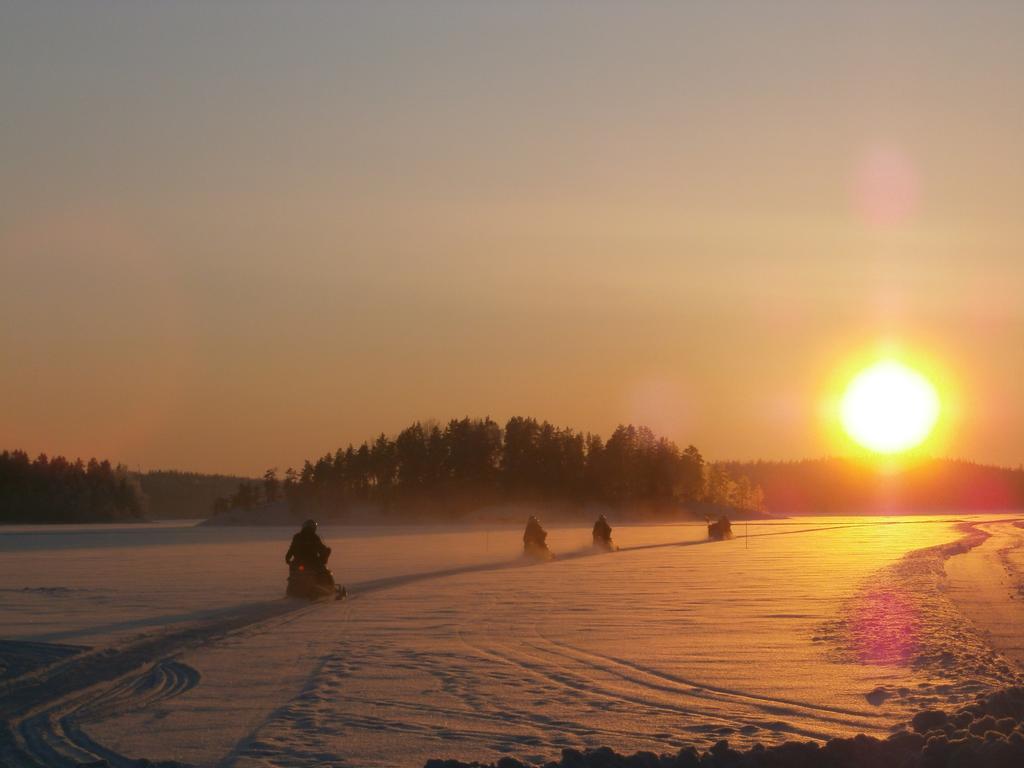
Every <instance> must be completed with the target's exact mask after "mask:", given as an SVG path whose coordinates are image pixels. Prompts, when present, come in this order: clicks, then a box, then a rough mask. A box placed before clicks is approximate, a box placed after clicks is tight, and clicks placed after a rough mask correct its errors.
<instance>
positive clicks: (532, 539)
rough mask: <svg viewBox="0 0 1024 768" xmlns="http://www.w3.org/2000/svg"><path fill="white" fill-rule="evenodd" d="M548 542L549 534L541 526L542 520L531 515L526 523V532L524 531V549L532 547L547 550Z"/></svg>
mask: <svg viewBox="0 0 1024 768" xmlns="http://www.w3.org/2000/svg"><path fill="white" fill-rule="evenodd" d="M547 541H548V532H547V531H545V530H544V528H543V526H541V524H540V520H538V519H537V518H536V517H534V516H533V515H530V519H529V520H527V521H526V530H525V531H523V547H524V548H525V549H527V550H529V549H530V548H531V547H536V548H537V549H547V548H548V544H547Z"/></svg>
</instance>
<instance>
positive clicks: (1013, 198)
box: [0, 1, 1024, 475]
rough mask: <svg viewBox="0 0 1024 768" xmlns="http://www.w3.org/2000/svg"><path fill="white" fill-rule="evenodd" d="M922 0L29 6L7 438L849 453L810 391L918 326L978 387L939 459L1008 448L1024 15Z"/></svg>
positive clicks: (1014, 387)
mask: <svg viewBox="0 0 1024 768" xmlns="http://www.w3.org/2000/svg"><path fill="white" fill-rule="evenodd" d="M922 8H923V6H917V5H915V4H913V3H911V4H908V5H906V6H904V5H903V4H901V5H900V6H899V7H890V6H887V5H883V4H877V5H876V4H870V3H869V4H864V5H862V4H841V5H835V4H818V3H812V2H796V3H787V4H785V6H784V7H772V8H767V7H760V6H756V5H750V6H747V5H744V6H742V8H736V7H731V8H730V7H727V5H723V4H718V3H688V4H685V5H674V4H650V5H645V4H624V3H623V4H616V3H609V4H602V3H597V4H565V5H563V4H555V5H551V4H546V3H529V2H527V3H514V4H512V3H510V4H490V3H488V4H467V3H446V2H440V3H436V4H434V3H431V4H417V3H401V2H399V3H362V4H359V3H351V4H350V3H339V4H298V5H296V6H295V7H288V8H287V10H286V9H285V8H284V7H283V6H281V5H280V4H275V3H266V4H264V3H253V4H238V3H233V2H223V3H211V4H192V3H158V4H145V5H137V4H130V3H111V4H107V3H93V2H88V1H86V2H82V3H74V4H60V6H59V10H58V6H56V5H52V4H49V3H30V2H25V3H11V4H8V5H6V6H5V7H4V8H3V10H0V95H2V98H3V101H4V105H5V106H4V114H5V126H4V130H3V131H2V132H0V168H2V169H3V173H2V179H3V180H2V182H0V353H2V358H0V359H2V361H3V375H2V376H0V437H2V439H0V450H2V449H5V448H6V449H13V448H21V449H24V450H26V451H27V452H29V453H30V454H32V455H35V454H38V453H41V452H45V453H47V454H51V455H53V454H64V455H67V456H72V457H74V456H83V457H86V458H88V457H89V456H93V455H96V456H104V457H109V458H111V459H112V460H114V461H121V462H124V463H126V464H128V465H129V466H131V467H132V468H135V467H141V468H143V469H152V468H181V469H190V470H198V471H211V472H232V473H240V474H245V475H255V474H258V473H262V471H263V470H264V469H265V468H267V467H275V466H276V467H278V468H279V469H281V470H282V471H283V470H284V469H285V468H286V467H289V466H295V465H301V462H302V461H303V460H304V459H306V458H309V457H315V456H318V455H323V454H324V453H325V452H328V451H331V452H333V451H334V450H336V449H337V448H339V447H344V446H345V445H347V444H348V443H349V442H354V443H356V444H359V443H360V442H362V441H363V440H366V439H373V437H374V436H375V435H379V434H380V433H381V432H384V433H387V434H389V435H390V434H395V433H397V431H399V430H401V429H402V428H404V427H405V426H406V425H408V424H410V423H412V422H414V421H416V420H430V419H436V420H439V421H441V422H446V421H447V420H449V419H452V418H461V417H463V416H467V415H468V416H474V417H484V416H490V417H492V418H493V419H494V420H495V421H497V422H499V423H502V424H503V423H504V422H505V421H506V420H507V419H508V418H510V417H511V416H514V415H523V416H533V417H536V418H538V419H542V420H543V419H546V420H549V421H551V422H552V423H554V424H557V425H561V426H568V427H572V428H574V429H577V430H581V431H591V432H596V433H599V434H601V435H603V436H605V437H607V436H608V435H609V434H611V432H612V431H613V430H614V429H615V427H616V426H617V425H618V424H620V423H631V422H632V423H634V424H647V425H649V426H650V427H651V428H652V429H654V430H655V431H656V432H658V433H659V434H663V435H665V436H666V437H668V438H669V439H671V440H673V441H675V442H677V443H678V444H679V445H680V446H686V445H688V444H691V443H692V444H694V445H696V446H698V447H699V448H700V450H701V451H702V453H703V455H705V456H707V457H708V458H711V459H733V458H735V459H757V458H764V459H797V458H802V457H816V456H824V455H829V454H833V453H835V452H836V451H840V452H843V451H845V452H850V453H856V452H858V451H859V450H860V448H859V447H858V446H859V445H860V443H858V444H856V445H855V444H854V443H852V442H851V441H850V440H849V439H847V437H846V433H845V432H843V430H841V429H840V428H837V427H836V426H835V424H834V421H835V419H834V416H828V418H823V417H822V413H821V410H820V401H821V393H822V391H823V389H825V388H826V387H829V388H830V389H829V396H830V397H833V399H834V398H836V397H838V396H839V394H838V393H836V392H833V390H839V391H840V392H841V389H840V386H839V385H836V386H832V385H833V381H832V379H833V377H835V376H836V373H835V371H836V370H837V368H838V367H839V363H842V362H843V361H845V360H847V359H848V358H849V356H850V355H851V354H856V353H857V352H858V350H864V349H868V348H869V347H871V345H872V344H874V343H875V341H876V340H878V339H892V338H896V339H904V340H906V343H907V345H908V348H910V349H927V350H929V354H931V355H933V356H934V358H935V359H937V360H941V361H942V365H943V366H945V367H947V368H948V369H949V370H953V371H956V372H957V376H958V381H960V382H962V383H963V386H962V387H961V388H960V389H959V390H958V400H957V401H956V403H954V404H953V405H954V406H955V415H956V417H957V418H956V419H953V418H947V415H949V414H950V413H952V410H950V409H948V408H947V402H946V399H947V393H946V391H945V389H944V386H945V385H944V384H943V383H941V382H939V383H937V386H938V387H939V390H940V391H939V394H940V396H941V397H942V399H943V416H942V419H941V420H940V424H939V426H937V427H936V432H935V433H934V434H933V436H932V437H930V438H928V439H927V440H925V441H924V442H923V443H922V445H921V450H925V449H927V450H936V451H941V452H943V453H947V454H949V455H955V456H962V457H969V458H970V459H972V460H977V461H981V462H992V463H999V464H1004V465H1013V466H1016V465H1017V464H1019V463H1020V462H1021V461H1022V460H1024V447H1022V444H1021V439H1020V435H1021V434H1024V409H1022V408H1021V406H1020V402H1021V397H1020V385H1019V380H1020V372H1021V371H1022V370H1024V345H1022V344H1020V341H1021V339H1022V338H1024V303H1022V302H1021V301H1020V296H1021V295H1024V258H1021V243H1022V242H1024V224H1022V222H1021V217H1020V211H1019V201H1020V200H1022V199H1024V174H1021V173H1020V168H1021V164H1022V162H1024V142H1021V140H1020V130H1019V128H1020V125H1021V124H1022V120H1024V74H1022V73H1024V46H1021V45H1020V44H1019V37H1020V36H1019V34H1018V31H1019V30H1020V29H1022V28H1024V6H1015V5H1001V6H998V7H997V6H992V7H983V8H976V7H969V8H968V7H967V6H966V4H965V6H963V7H960V6H956V5H952V4H950V5H943V6H942V7H941V8H935V9H930V10H929V12H928V13H922V12H921V9H922ZM868 362H869V361H863V365H862V366H861V367H863V366H864V365H867V364H868ZM914 362H916V361H914V360H911V361H910V363H914ZM912 367H913V366H912ZM855 372H856V371H846V370H845V369H844V371H843V376H844V380H843V382H842V385H843V386H845V384H846V383H847V382H848V380H849V378H851V377H852V376H853V374H854V373H855ZM926 374H927V375H929V376H930V373H929V372H926ZM833 405H834V403H830V406H829V407H832V406H833ZM950 408H952V406H950ZM830 419H831V420H830ZM940 433H941V438H942V439H941V440H940V439H938V437H937V436H939V435H940ZM883 442H884V441H883Z"/></svg>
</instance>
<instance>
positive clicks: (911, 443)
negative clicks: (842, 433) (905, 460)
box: [840, 360, 939, 453]
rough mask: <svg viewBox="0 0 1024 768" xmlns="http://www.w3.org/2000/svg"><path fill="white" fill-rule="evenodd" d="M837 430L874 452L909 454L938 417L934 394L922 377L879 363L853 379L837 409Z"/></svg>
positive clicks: (890, 363)
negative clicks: (838, 417) (844, 432)
mask: <svg viewBox="0 0 1024 768" xmlns="http://www.w3.org/2000/svg"><path fill="white" fill-rule="evenodd" d="M840 418H841V420H842V423H843V429H845V430H846V433H847V434H848V435H849V436H850V437H852V438H853V439H854V440H855V441H857V442H858V443H859V444H860V445H862V446H864V447H865V448H868V449H870V450H872V451H875V452H877V453H899V452H900V451H906V450H910V449H911V448H914V447H916V446H918V445H920V444H921V443H922V442H924V440H925V438H927V437H928V435H929V434H931V431H932V429H933V428H934V427H935V423H936V422H937V421H938V419H939V395H938V392H936V391H935V387H933V386H932V384H931V382H929V381H928V380H927V379H926V378H925V377H924V376H922V375H921V374H920V373H918V372H917V371H915V370H913V369H911V368H908V367H907V366H905V365H903V364H902V363H897V362H895V361H890V360H886V361H882V362H879V363H875V364H874V365H872V366H871V367H870V368H866V369H864V370H863V371H861V372H860V373H859V374H857V376H855V377H854V379H853V381H851V382H850V385H849V386H848V387H847V388H846V392H845V393H844V394H843V399H842V403H841V405H840Z"/></svg>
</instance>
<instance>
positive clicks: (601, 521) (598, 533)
mask: <svg viewBox="0 0 1024 768" xmlns="http://www.w3.org/2000/svg"><path fill="white" fill-rule="evenodd" d="M611 543H612V527H611V526H610V525H608V520H607V518H605V516H604V515H601V516H600V517H599V518H597V522H596V523H594V544H599V545H604V546H607V545H609V544H611Z"/></svg>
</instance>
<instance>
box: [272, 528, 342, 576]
mask: <svg viewBox="0 0 1024 768" xmlns="http://www.w3.org/2000/svg"><path fill="white" fill-rule="evenodd" d="M316 529H317V522H316V520H307V521H306V522H304V523H303V524H302V530H301V531H299V532H298V533H296V534H295V535H294V536H292V545H291V546H290V547H288V553H287V554H286V555H285V556H284V561H285V562H286V563H288V565H292V564H293V563H294V564H295V565H304V566H306V567H307V568H311V569H312V570H314V571H316V572H321V571H326V570H327V559H328V558H329V557H330V556H331V548H330V547H328V546H327V545H326V544H324V542H323V539H321V538H320V534H318V533H317V532H316Z"/></svg>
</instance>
